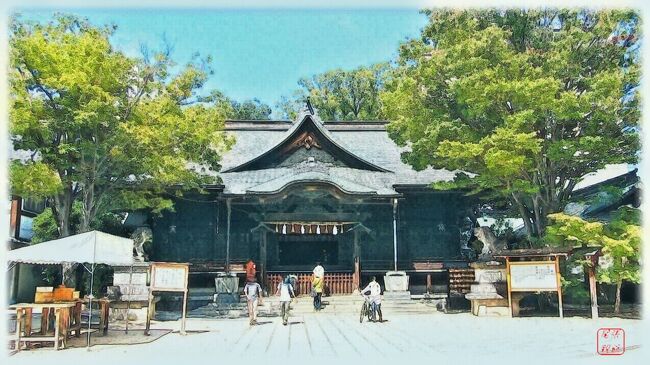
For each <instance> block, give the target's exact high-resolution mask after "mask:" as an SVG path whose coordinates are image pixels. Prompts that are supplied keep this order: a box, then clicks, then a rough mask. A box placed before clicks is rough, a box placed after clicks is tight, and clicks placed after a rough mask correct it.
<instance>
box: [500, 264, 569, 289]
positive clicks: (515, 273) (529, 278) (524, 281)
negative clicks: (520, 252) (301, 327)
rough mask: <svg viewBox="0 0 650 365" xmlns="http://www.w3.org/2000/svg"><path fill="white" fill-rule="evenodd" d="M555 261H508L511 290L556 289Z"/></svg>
mask: <svg viewBox="0 0 650 365" xmlns="http://www.w3.org/2000/svg"><path fill="white" fill-rule="evenodd" d="M557 285H558V282H557V272H556V270H555V262H521V263H519V262H518V263H510V287H511V290H512V291H556V290H557Z"/></svg>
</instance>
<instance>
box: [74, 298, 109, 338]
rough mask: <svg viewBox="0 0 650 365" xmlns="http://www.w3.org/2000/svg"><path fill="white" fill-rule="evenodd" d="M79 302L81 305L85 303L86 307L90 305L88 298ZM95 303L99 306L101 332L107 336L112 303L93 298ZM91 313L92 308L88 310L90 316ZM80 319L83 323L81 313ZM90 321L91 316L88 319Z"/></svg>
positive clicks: (107, 300)
mask: <svg viewBox="0 0 650 365" xmlns="http://www.w3.org/2000/svg"><path fill="white" fill-rule="evenodd" d="M79 301H80V303H84V304H86V305H87V304H88V298H84V299H79ZM94 303H98V304H99V330H100V331H101V333H102V335H106V334H107V333H108V314H109V309H110V306H111V301H110V300H109V299H107V298H99V299H97V298H93V299H92V304H94ZM92 304H91V305H92ZM91 313H92V308H88V314H91ZM79 318H80V319H79V322H81V312H79ZM88 321H90V316H89V317H88Z"/></svg>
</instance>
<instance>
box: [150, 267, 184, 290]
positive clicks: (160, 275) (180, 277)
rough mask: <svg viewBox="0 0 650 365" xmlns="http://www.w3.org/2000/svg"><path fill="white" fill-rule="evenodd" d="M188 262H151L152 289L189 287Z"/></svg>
mask: <svg viewBox="0 0 650 365" xmlns="http://www.w3.org/2000/svg"><path fill="white" fill-rule="evenodd" d="M188 270H189V268H188V265H187V264H176V263H166V262H165V263H153V264H151V290H155V291H185V290H186V289H187V276H188Z"/></svg>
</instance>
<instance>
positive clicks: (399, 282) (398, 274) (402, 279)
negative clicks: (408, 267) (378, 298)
mask: <svg viewBox="0 0 650 365" xmlns="http://www.w3.org/2000/svg"><path fill="white" fill-rule="evenodd" d="M384 299H386V300H406V299H408V300H410V299H411V292H410V291H409V277H408V275H406V272H405V271H388V272H386V275H385V276H384Z"/></svg>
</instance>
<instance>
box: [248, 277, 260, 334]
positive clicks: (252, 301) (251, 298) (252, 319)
mask: <svg viewBox="0 0 650 365" xmlns="http://www.w3.org/2000/svg"><path fill="white" fill-rule="evenodd" d="M244 294H245V295H246V304H247V306H248V318H249V324H250V325H251V326H253V325H255V324H257V306H258V305H259V304H260V303H259V302H260V301H261V300H260V298H261V297H262V287H261V286H260V284H258V283H257V282H256V281H255V278H252V280H249V281H248V282H247V283H246V286H244Z"/></svg>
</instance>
